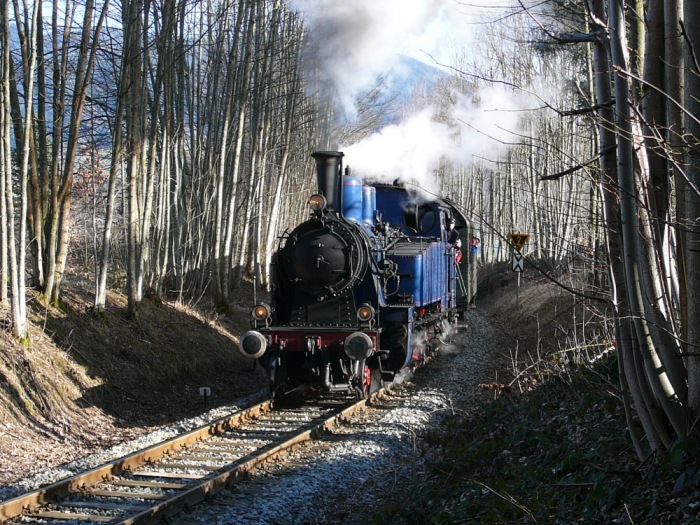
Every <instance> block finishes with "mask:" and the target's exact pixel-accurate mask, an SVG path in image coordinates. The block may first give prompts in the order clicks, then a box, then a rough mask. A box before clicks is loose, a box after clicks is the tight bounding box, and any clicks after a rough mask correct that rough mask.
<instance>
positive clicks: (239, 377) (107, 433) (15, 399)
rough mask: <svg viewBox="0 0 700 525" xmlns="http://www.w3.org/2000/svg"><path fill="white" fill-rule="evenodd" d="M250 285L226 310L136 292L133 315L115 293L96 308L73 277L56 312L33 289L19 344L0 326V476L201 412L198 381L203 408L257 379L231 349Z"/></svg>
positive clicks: (250, 387) (260, 379)
mask: <svg viewBox="0 0 700 525" xmlns="http://www.w3.org/2000/svg"><path fill="white" fill-rule="evenodd" d="M251 292H252V290H250V289H247V290H243V291H242V292H241V294H240V297H241V299H240V302H238V303H236V304H234V305H233V314H234V315H232V316H229V317H223V316H219V315H217V314H215V313H213V312H211V311H209V310H207V309H206V308H202V307H201V305H197V304H192V305H189V306H183V305H179V304H177V303H176V302H169V301H160V300H152V299H146V300H144V301H143V303H142V305H141V307H140V312H139V321H138V322H137V323H135V322H131V321H128V320H127V319H126V317H125V312H126V298H125V297H123V296H121V295H119V294H110V296H109V298H108V302H107V310H106V315H105V316H104V317H103V318H98V317H96V316H95V315H94V314H93V313H92V312H91V310H90V307H91V302H90V301H91V296H90V293H91V292H90V290H89V289H88V287H87V285H86V284H85V283H81V282H78V281H70V282H68V283H67V286H66V287H65V293H64V302H65V311H63V312H62V311H58V310H56V309H46V308H43V307H42V306H41V304H40V302H39V301H38V299H37V298H36V297H33V298H32V299H31V300H30V302H29V306H30V309H31V322H32V326H31V332H30V333H31V343H30V345H29V346H28V348H26V349H24V348H21V347H19V346H18V345H17V343H16V342H15V341H14V340H13V339H12V337H11V335H10V333H9V331H8V330H7V329H6V330H3V331H2V332H0V464H1V465H2V469H0V483H1V484H7V483H10V482H12V481H13V480H15V479H17V478H19V477H23V476H26V475H28V474H30V473H32V472H36V471H38V470H40V469H41V468H43V467H45V466H51V465H55V464H57V463H62V462H65V461H68V460H71V459H74V458H76V457H80V456H82V455H85V454H87V453H90V452H92V451H94V450H95V449H97V448H100V447H105V446H108V445H111V444H114V443H117V442H120V441H123V440H125V439H130V438H133V437H135V436H137V435H140V434H142V433H144V432H146V431H148V430H149V429H152V428H153V427H156V426H161V425H167V424H169V423H172V422H174V421H178V420H179V419H181V418H182V417H185V416H189V415H192V414H195V413H198V412H201V411H202V410H203V409H204V400H203V399H202V398H201V397H200V395H199V392H200V390H199V389H200V387H204V386H207V387H209V388H211V396H210V397H209V398H208V399H207V400H206V401H207V404H208V406H209V407H212V406H216V405H221V404H225V403H228V402H230V401H232V400H235V399H240V398H241V397H244V396H246V395H248V394H250V393H252V392H257V391H259V390H260V389H262V388H265V385H266V379H265V377H264V374H263V373H262V371H261V370H259V369H257V370H253V369H252V367H251V363H250V362H249V361H246V360H245V359H243V358H242V357H239V355H238V352H237V351H236V349H235V344H236V339H235V338H236V336H237V334H239V333H241V332H242V331H244V330H246V329H247V328H248V325H247V321H246V319H247V316H248V312H249V309H250V306H251V303H252V299H250V300H248V299H247V298H248V296H250V295H251ZM4 317H5V319H8V318H9V315H7V313H6V314H5V316H4ZM6 328H7V321H6Z"/></svg>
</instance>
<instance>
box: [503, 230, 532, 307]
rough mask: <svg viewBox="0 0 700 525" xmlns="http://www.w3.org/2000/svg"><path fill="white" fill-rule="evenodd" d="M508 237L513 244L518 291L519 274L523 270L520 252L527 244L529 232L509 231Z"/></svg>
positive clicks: (514, 269)
mask: <svg viewBox="0 0 700 525" xmlns="http://www.w3.org/2000/svg"><path fill="white" fill-rule="evenodd" d="M508 238H509V239H510V244H511V245H512V246H513V266H512V268H513V271H514V272H517V274H518V288H517V291H516V292H517V293H518V294H519V292H520V274H521V273H523V271H524V270H525V260H524V258H523V254H522V253H521V252H520V250H522V249H523V248H524V247H525V245H526V244H527V241H528V239H530V234H528V233H511V234H510V235H508ZM518 302H520V297H519V296H518Z"/></svg>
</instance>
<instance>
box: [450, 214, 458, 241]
mask: <svg viewBox="0 0 700 525" xmlns="http://www.w3.org/2000/svg"><path fill="white" fill-rule="evenodd" d="M455 224H456V223H455V220H454V218H452V217H450V218H449V219H448V220H447V242H448V243H450V244H452V245H454V243H456V242H457V239H459V232H458V231H457V230H456V229H455Z"/></svg>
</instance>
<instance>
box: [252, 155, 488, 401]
mask: <svg viewBox="0 0 700 525" xmlns="http://www.w3.org/2000/svg"><path fill="white" fill-rule="evenodd" d="M311 156H312V157H313V158H314V160H315V162H316V175H317V178H318V193H317V194H314V195H312V196H311V197H310V198H309V201H308V205H309V208H310V214H311V216H310V218H309V219H308V220H307V221H305V222H303V223H301V224H299V225H298V226H297V227H296V228H294V229H293V230H292V231H287V232H285V233H284V234H283V235H282V237H281V240H280V248H279V249H278V251H277V252H276V254H275V257H274V262H273V268H272V270H273V271H272V272H271V273H272V275H273V284H272V293H271V304H265V303H260V304H257V305H255V306H254V308H253V310H252V320H251V327H252V330H250V331H248V332H246V333H244V334H243V335H242V336H241V337H240V342H239V350H240V352H241V353H242V354H243V355H244V356H246V357H248V358H252V359H258V360H259V362H260V363H261V364H262V365H263V366H264V367H265V369H266V370H267V375H268V378H269V382H270V389H271V391H272V394H273V396H274V397H281V396H284V395H286V394H288V393H290V392H292V391H295V390H298V389H308V388H316V389H321V390H323V391H326V392H344V393H350V394H354V395H355V396H357V397H358V398H366V397H368V396H369V394H370V393H371V392H372V391H374V390H375V389H376V388H378V387H379V385H381V384H382V382H390V381H393V380H394V379H395V377H396V375H397V374H399V373H400V372H401V371H402V370H404V369H406V368H408V367H410V366H411V365H412V364H413V363H415V362H417V361H420V360H422V359H424V358H425V356H426V355H427V354H428V353H430V352H431V351H433V350H434V349H435V348H436V347H437V346H438V345H439V342H440V341H441V340H443V339H444V337H446V336H447V335H448V332H449V330H450V328H451V326H452V325H453V324H454V323H456V322H457V320H458V318H459V317H460V316H461V315H463V312H464V310H465V309H466V308H467V305H468V303H469V302H470V300H471V299H472V298H473V296H474V294H475V292H476V280H475V278H474V275H475V273H474V272H473V271H471V270H472V266H473V262H474V256H473V255H472V256H471V257H470V256H469V254H467V255H466V256H464V257H462V256H461V253H460V251H459V245H460V239H459V237H460V236H463V237H464V236H471V234H472V231H471V225H470V223H469V221H468V220H467V219H466V218H465V217H464V215H463V214H461V213H460V212H459V211H458V210H457V208H456V207H455V206H454V204H452V203H451V202H450V201H448V200H446V199H439V198H437V199H434V200H431V201H423V200H421V199H420V198H419V196H418V195H416V194H415V192H411V191H409V190H407V189H406V188H405V187H403V186H401V185H399V184H393V185H390V184H378V183H376V184H363V182H362V181H361V180H360V179H358V178H355V177H353V176H352V175H351V173H350V170H349V168H346V170H345V172H343V165H342V159H343V156H344V154H343V153H342V152H337V151H321V152H316V153H313V154H312V155H311Z"/></svg>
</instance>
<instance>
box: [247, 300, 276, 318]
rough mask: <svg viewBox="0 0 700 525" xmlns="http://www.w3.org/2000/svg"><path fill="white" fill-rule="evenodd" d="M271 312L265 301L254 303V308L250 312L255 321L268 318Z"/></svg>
mask: <svg viewBox="0 0 700 525" xmlns="http://www.w3.org/2000/svg"><path fill="white" fill-rule="evenodd" d="M271 313H272V310H271V309H270V307H269V306H268V305H267V304H265V303H260V304H258V305H255V308H253V312H252V314H253V319H255V320H256V321H264V320H266V319H269V318H270V314H271Z"/></svg>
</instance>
